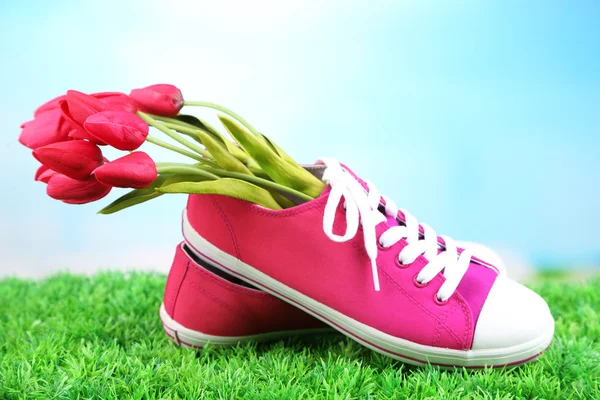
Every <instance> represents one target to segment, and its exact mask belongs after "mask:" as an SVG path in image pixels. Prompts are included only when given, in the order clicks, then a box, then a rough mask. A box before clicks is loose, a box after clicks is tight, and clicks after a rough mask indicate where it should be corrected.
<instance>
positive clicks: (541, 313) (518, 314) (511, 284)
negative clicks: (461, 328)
mask: <svg viewBox="0 0 600 400" xmlns="http://www.w3.org/2000/svg"><path fill="white" fill-rule="evenodd" d="M552 332H554V319H553V318H552V314H551V313H550V309H549V308H548V305H547V304H546V302H545V301H544V299H542V298H541V297H540V296H539V295H538V294H537V293H535V292H534V291H533V290H530V289H528V288H526V287H525V286H523V285H521V284H520V283H518V282H515V281H513V280H511V279H509V278H507V277H505V276H498V278H497V279H496V282H495V283H494V285H493V286H492V289H491V290H490V293H489V294H488V297H487V300H486V301H485V303H484V305H483V308H482V309H481V314H479V319H478V321H477V326H476V327H475V335H474V337H473V346H472V349H473V350H484V349H500V348H506V347H511V346H518V345H520V344H524V343H528V342H531V341H534V340H536V339H539V338H540V337H543V336H548V335H552Z"/></svg>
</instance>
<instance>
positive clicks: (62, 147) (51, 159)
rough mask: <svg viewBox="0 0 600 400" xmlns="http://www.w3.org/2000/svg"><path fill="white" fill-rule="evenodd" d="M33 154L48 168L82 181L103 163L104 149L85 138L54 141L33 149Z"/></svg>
mask: <svg viewBox="0 0 600 400" xmlns="http://www.w3.org/2000/svg"><path fill="white" fill-rule="evenodd" d="M33 156H34V157H35V158H36V160H38V161H39V162H41V163H42V164H44V165H45V166H47V167H48V168H50V169H52V170H54V171H56V172H58V173H60V174H63V175H66V176H68V177H69V178H72V179H77V180H80V181H83V180H86V179H88V178H89V177H90V174H91V173H92V171H93V170H94V169H96V168H97V167H98V166H100V165H102V162H103V157H102V151H101V150H100V148H99V147H98V146H96V145H95V144H93V143H90V142H87V141H85V140H69V141H66V142H58V143H52V144H49V145H47V146H44V147H39V148H37V149H35V150H34V151H33Z"/></svg>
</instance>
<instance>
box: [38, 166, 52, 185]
mask: <svg viewBox="0 0 600 400" xmlns="http://www.w3.org/2000/svg"><path fill="white" fill-rule="evenodd" d="M56 173H57V172H56V171H53V170H51V169H50V168H48V167H47V166H45V165H40V167H39V168H38V169H37V171H35V177H34V179H35V180H36V181H38V182H44V183H48V181H49V180H50V178H52V176H54V174H56Z"/></svg>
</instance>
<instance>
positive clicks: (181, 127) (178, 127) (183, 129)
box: [165, 122, 208, 137]
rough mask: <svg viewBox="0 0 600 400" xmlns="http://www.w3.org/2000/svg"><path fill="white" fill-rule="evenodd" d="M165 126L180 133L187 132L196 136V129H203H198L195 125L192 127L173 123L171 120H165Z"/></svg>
mask: <svg viewBox="0 0 600 400" xmlns="http://www.w3.org/2000/svg"><path fill="white" fill-rule="evenodd" d="M165 126H166V127H167V128H170V129H173V130H175V131H177V132H180V133H187V134H189V135H193V136H194V137H197V134H196V132H197V131H204V129H200V128H198V127H195V126H194V127H193V128H189V127H187V126H184V125H180V124H174V123H172V122H166V123H165ZM192 126H193V125H192ZM207 133H208V132H207Z"/></svg>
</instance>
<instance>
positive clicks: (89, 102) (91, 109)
mask: <svg viewBox="0 0 600 400" xmlns="http://www.w3.org/2000/svg"><path fill="white" fill-rule="evenodd" d="M67 104H68V106H69V114H70V115H71V117H72V118H73V119H74V120H75V122H77V123H78V124H79V125H83V123H84V122H85V120H86V119H87V117H89V116H90V115H92V114H95V113H97V112H100V111H104V110H106V104H104V103H103V102H102V101H100V100H99V99H97V98H95V97H94V96H90V95H89V94H85V93H81V92H78V91H76V90H69V91H68V92H67Z"/></svg>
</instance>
